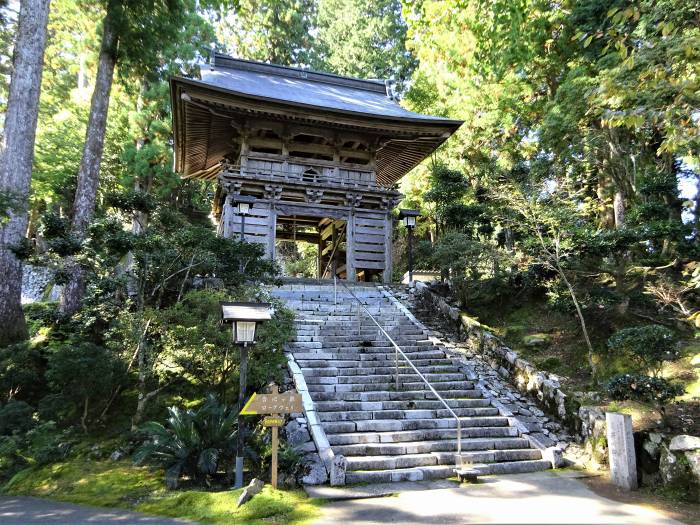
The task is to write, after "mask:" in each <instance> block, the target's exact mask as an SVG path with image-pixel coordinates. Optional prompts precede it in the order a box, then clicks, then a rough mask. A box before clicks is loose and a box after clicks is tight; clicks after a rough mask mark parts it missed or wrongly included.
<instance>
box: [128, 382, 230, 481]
mask: <svg viewBox="0 0 700 525" xmlns="http://www.w3.org/2000/svg"><path fill="white" fill-rule="evenodd" d="M237 415H238V414H237V412H235V411H234V410H233V409H231V408H228V407H226V406H225V405H223V404H221V403H219V401H218V399H217V398H216V397H215V396H214V395H211V394H210V395H209V396H208V397H207V399H206V401H205V402H204V403H203V404H202V405H201V406H200V407H199V408H197V409H196V410H191V409H190V410H184V409H181V408H178V407H169V408H168V418H167V420H166V423H165V424H164V425H163V424H161V423H158V422H157V421H149V422H148V423H145V424H144V425H143V426H142V427H141V432H143V433H144V434H146V435H147V436H148V438H147V441H146V442H144V443H143V444H142V445H141V446H140V447H139V448H138V450H137V451H136V453H135V454H134V461H135V462H136V463H137V464H142V463H144V462H146V461H150V462H153V463H157V464H159V465H162V466H163V468H164V469H165V484H166V486H167V487H168V488H171V489H173V488H177V486H178V483H179V481H180V478H181V477H182V476H188V477H189V478H191V479H192V480H193V481H195V482H198V483H202V482H204V483H206V484H207V485H208V484H209V483H210V480H211V478H212V476H214V475H215V474H216V473H217V472H218V471H219V470H220V469H221V468H222V467H225V466H226V465H229V464H230V463H231V462H232V460H233V458H234V457H235V451H236V437H237V431H238V424H237V421H236V418H237Z"/></svg>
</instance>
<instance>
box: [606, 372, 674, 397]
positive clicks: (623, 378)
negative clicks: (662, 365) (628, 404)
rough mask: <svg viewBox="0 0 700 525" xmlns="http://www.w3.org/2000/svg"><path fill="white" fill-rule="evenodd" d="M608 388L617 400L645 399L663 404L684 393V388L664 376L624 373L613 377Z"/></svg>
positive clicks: (609, 392)
mask: <svg viewBox="0 0 700 525" xmlns="http://www.w3.org/2000/svg"><path fill="white" fill-rule="evenodd" d="M606 390H607V392H608V395H609V396H610V397H611V398H612V399H614V400H616V401H626V400H628V399H629V400H634V401H644V402H647V403H654V404H656V405H662V404H664V403H666V402H668V401H671V400H672V399H674V398H676V397H678V396H680V395H682V394H683V392H684V389H683V388H682V387H681V386H679V385H675V384H673V383H671V382H669V381H667V380H666V379H664V378H662V377H649V376H645V375H639V374H623V375H619V376H616V377H614V378H613V379H611V380H610V381H609V382H608V384H607V386H606Z"/></svg>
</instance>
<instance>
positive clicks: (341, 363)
mask: <svg viewBox="0 0 700 525" xmlns="http://www.w3.org/2000/svg"><path fill="white" fill-rule="evenodd" d="M294 355H295V357H296V360H297V363H298V364H299V366H300V367H302V368H305V369H307V370H308V369H311V368H324V367H327V366H333V367H334V368H337V369H338V370H340V369H341V368H343V369H355V368H356V367H359V368H358V369H362V368H365V367H366V368H371V367H385V368H390V367H392V366H393V363H389V362H388V361H379V360H376V359H375V360H372V361H367V360H365V361H361V360H359V361H358V360H355V359H352V360H349V359H342V360H340V359H333V360H327V359H300V358H298V355H299V354H294ZM314 355H318V354H314ZM411 362H412V363H413V364H414V365H415V366H416V367H417V368H418V369H419V370H421V371H422V370H423V367H429V366H452V361H451V360H450V359H448V358H445V357H443V358H442V359H411Z"/></svg>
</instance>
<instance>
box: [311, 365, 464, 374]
mask: <svg viewBox="0 0 700 525" xmlns="http://www.w3.org/2000/svg"><path fill="white" fill-rule="evenodd" d="M357 364H359V365H361V364H362V362H359V363H358V362H356V365H357ZM416 368H418V370H420V372H421V373H422V374H423V375H425V374H461V375H462V377H464V374H463V373H462V372H460V370H459V367H457V366H455V365H428V366H417V367H416ZM399 370H401V371H405V370H406V367H405V366H400V368H399ZM301 371H302V372H303V373H304V377H314V376H317V377H324V376H325V377H345V376H363V375H392V374H393V373H395V371H396V368H395V367H394V366H355V367H352V368H351V367H337V366H334V365H331V364H330V363H326V364H325V365H324V366H318V367H307V366H302V367H301ZM401 375H402V377H404V378H405V377H406V375H408V374H401ZM413 375H415V374H413Z"/></svg>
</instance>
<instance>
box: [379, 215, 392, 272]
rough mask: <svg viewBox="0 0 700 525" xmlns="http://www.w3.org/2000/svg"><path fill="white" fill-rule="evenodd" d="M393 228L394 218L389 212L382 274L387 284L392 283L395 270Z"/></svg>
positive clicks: (385, 225) (385, 227) (385, 232)
mask: <svg viewBox="0 0 700 525" xmlns="http://www.w3.org/2000/svg"><path fill="white" fill-rule="evenodd" d="M393 226H394V221H393V217H392V215H391V212H389V213H387V214H386V219H384V272H383V274H382V278H383V281H384V282H385V283H386V284H389V283H391V275H392V273H393V269H394V265H393V261H392V259H391V248H392V242H391V241H392V239H393V237H394V236H393V232H392V228H393Z"/></svg>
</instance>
